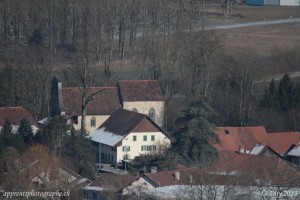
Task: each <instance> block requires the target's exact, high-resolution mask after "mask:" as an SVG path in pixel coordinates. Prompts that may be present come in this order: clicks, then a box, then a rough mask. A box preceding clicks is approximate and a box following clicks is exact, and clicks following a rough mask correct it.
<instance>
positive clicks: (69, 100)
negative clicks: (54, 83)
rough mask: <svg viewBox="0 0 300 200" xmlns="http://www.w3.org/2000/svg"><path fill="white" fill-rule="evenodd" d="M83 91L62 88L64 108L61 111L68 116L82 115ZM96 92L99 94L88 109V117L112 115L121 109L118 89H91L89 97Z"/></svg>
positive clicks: (74, 88)
mask: <svg viewBox="0 0 300 200" xmlns="http://www.w3.org/2000/svg"><path fill="white" fill-rule="evenodd" d="M81 91H82V88H80V87H70V88H62V99H63V100H62V101H63V108H62V109H61V110H62V111H63V112H65V113H66V114H67V115H81V102H82V100H81ZM99 91H101V92H99ZM96 92H99V93H97V94H96V95H95V98H94V99H93V100H92V101H90V102H89V103H88V105H87V107H86V113H87V115H111V114H112V113H113V112H114V111H116V110H117V109H119V108H121V104H120V101H119V95H118V90H117V88H116V87H91V88H90V89H89V92H88V95H90V94H93V93H96ZM88 95H87V96H88Z"/></svg>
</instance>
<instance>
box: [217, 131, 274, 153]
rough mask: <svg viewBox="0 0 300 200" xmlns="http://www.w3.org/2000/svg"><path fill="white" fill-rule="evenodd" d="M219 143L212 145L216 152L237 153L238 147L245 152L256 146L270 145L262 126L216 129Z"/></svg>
mask: <svg viewBox="0 0 300 200" xmlns="http://www.w3.org/2000/svg"><path fill="white" fill-rule="evenodd" d="M216 133H217V135H218V137H219V141H220V142H219V143H217V144H214V146H215V148H216V149H217V150H218V151H238V150H239V147H240V145H243V146H244V147H245V149H246V150H250V149H252V148H253V147H254V146H255V145H256V144H258V143H262V144H268V145H269V144H270V139H269V136H268V134H267V132H266V129H265V128H264V127H263V126H255V127H218V128H217V131H216Z"/></svg>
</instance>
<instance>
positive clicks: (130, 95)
mask: <svg viewBox="0 0 300 200" xmlns="http://www.w3.org/2000/svg"><path fill="white" fill-rule="evenodd" d="M117 86H118V89H119V91H120V95H121V99H122V101H164V97H163V94H162V91H161V88H160V86H159V83H158V81H157V80H119V81H118V83H117Z"/></svg>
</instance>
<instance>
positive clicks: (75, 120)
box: [71, 116, 78, 124]
mask: <svg viewBox="0 0 300 200" xmlns="http://www.w3.org/2000/svg"><path fill="white" fill-rule="evenodd" d="M71 121H72V123H73V124H78V116H72V117H71Z"/></svg>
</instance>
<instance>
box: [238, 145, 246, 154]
mask: <svg viewBox="0 0 300 200" xmlns="http://www.w3.org/2000/svg"><path fill="white" fill-rule="evenodd" d="M239 153H245V147H244V145H240V148H239Z"/></svg>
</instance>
